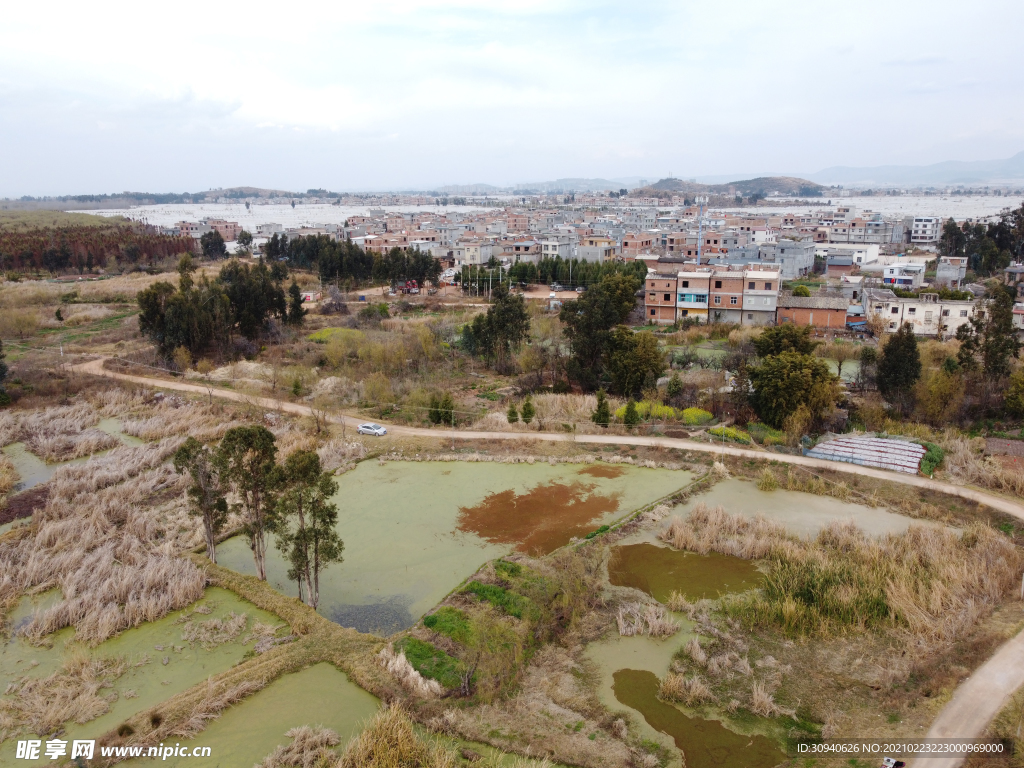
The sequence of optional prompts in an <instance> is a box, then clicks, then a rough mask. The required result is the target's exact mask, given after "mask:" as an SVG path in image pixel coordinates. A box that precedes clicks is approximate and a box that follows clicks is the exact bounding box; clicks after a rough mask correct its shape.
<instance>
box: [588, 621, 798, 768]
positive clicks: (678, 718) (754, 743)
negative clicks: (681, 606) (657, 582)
mask: <svg viewBox="0 0 1024 768" xmlns="http://www.w3.org/2000/svg"><path fill="white" fill-rule="evenodd" d="M673 618H674V619H675V620H676V621H678V622H679V623H680V625H681V626H682V629H681V630H680V631H679V632H678V633H677V634H676V635H674V636H673V637H669V638H664V639H661V638H652V637H648V636H646V635H636V636H633V637H620V636H619V635H618V634H612V635H610V636H608V637H605V638H602V639H601V640H598V641H596V642H593V643H590V644H589V645H588V646H587V651H586V655H587V658H588V659H589V660H590V661H591V662H592V663H593V664H594V665H595V666H596V668H597V672H598V677H597V695H598V698H599V699H600V700H601V702H602V703H603V704H604V705H605V706H607V707H608V708H609V709H610V710H611V711H612V712H617V711H619V712H621V711H623V710H626V711H628V712H630V714H631V715H632V720H633V724H632V726H631V728H639V731H638V732H637V731H634V732H635V733H637V735H639V736H640V737H641V738H643V739H650V740H653V741H656V742H658V743H660V744H662V745H663V746H664V747H666V748H667V749H668V750H669V752H670V754H674V755H675V756H676V757H675V758H674V759H673V760H672V761H671V763H670V764H671V765H673V766H679V765H681V764H682V760H681V759H680V757H679V754H680V753H683V754H685V757H686V762H685V765H686V768H693V767H694V766H698V767H700V768H704V767H705V766H715V768H748V767H751V768H768V766H774V765H777V764H778V763H780V762H782V761H783V760H784V759H785V755H784V754H783V752H782V751H781V749H780V748H779V746H778V745H777V744H775V742H773V741H772V740H770V739H768V738H767V737H765V736H762V735H757V734H754V735H750V734H741V733H739V732H737V731H734V730H732V729H730V728H728V727H726V725H725V724H724V723H722V722H721V721H718V720H710V719H705V718H701V717H694V716H691V715H687V714H686V713H684V712H683V711H682V710H681V709H679V708H678V707H676V706H674V705H672V704H669V703H667V702H663V701H659V700H658V698H657V692H658V685H659V683H658V681H659V679H660V678H662V677H664V676H665V675H666V674H668V671H669V667H670V665H671V663H672V657H673V656H674V655H675V653H676V652H677V651H678V650H679V649H680V648H681V647H682V646H684V645H685V644H686V643H687V642H689V640H690V639H691V638H692V637H694V634H693V624H692V622H690V621H688V620H687V619H686V618H685V617H684V616H682V615H680V614H673Z"/></svg>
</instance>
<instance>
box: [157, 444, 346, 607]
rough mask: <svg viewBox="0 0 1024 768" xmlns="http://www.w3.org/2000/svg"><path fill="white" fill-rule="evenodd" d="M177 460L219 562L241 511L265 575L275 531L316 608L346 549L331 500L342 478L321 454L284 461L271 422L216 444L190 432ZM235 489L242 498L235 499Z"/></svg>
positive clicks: (302, 594) (210, 553)
mask: <svg viewBox="0 0 1024 768" xmlns="http://www.w3.org/2000/svg"><path fill="white" fill-rule="evenodd" d="M173 463H174V468H175V469H176V470H177V471H178V472H179V473H180V474H183V475H184V474H187V475H188V476H189V478H190V481H191V482H190V484H189V487H188V498H189V511H190V513H191V514H192V515H194V516H195V517H198V518H199V519H200V520H201V522H202V525H203V537H204V539H205V541H206V556H207V557H209V558H210V560H211V561H212V562H214V563H216V562H217V543H216V542H217V537H218V536H219V535H220V534H221V533H222V532H223V530H224V526H225V525H226V523H227V520H228V514H229V512H235V513H236V514H237V515H238V516H239V517H240V518H241V520H242V532H243V534H244V535H245V536H246V538H247V539H248V541H249V548H250V549H251V550H252V555H253V564H254V566H255V569H256V575H257V577H258V578H259V579H261V580H262V581H266V580H267V566H266V554H267V545H268V541H269V537H270V536H273V537H274V538H275V540H276V546H277V548H278V549H279V550H280V551H281V554H282V555H283V556H284V558H285V560H286V561H287V562H288V565H289V569H288V578H289V580H291V581H294V582H296V584H297V586H298V592H299V599H300V600H302V601H304V602H306V603H308V604H309V605H310V606H312V607H313V608H316V607H317V604H318V603H319V601H320V574H321V573H322V572H323V571H324V570H325V569H326V568H327V567H328V566H330V565H331V564H332V563H341V562H342V560H343V557H342V552H343V551H344V549H345V544H344V542H343V541H342V540H341V537H340V536H339V535H338V532H337V530H336V529H335V525H336V524H337V522H338V508H337V506H336V505H335V504H334V503H333V502H332V501H331V497H333V496H334V495H335V494H336V493H337V492H338V483H337V482H336V481H335V480H334V477H333V476H332V474H331V473H330V472H325V471H324V469H323V467H322V465H321V463H320V457H319V456H318V455H317V454H316V452H314V451H304V450H298V451H295V452H293V453H291V454H289V455H288V456H287V457H286V458H285V460H284V462H283V463H282V464H278V463H277V446H276V444H275V439H274V434H273V433H272V432H271V431H270V430H268V429H267V428H266V427H262V426H242V427H234V428H232V429H229V430H228V431H227V432H226V433H225V434H224V437H223V439H222V440H221V441H220V444H219V445H217V446H216V447H211V446H207V445H204V444H202V443H201V442H199V441H198V440H196V439H195V438H194V437H189V438H188V439H187V440H186V441H185V442H184V444H182V446H181V447H180V448H179V449H178V450H177V451H176V452H175V454H174V457H173ZM229 493H230V494H232V495H233V497H234V498H236V499H238V501H237V502H235V503H233V504H229V503H228V494H229Z"/></svg>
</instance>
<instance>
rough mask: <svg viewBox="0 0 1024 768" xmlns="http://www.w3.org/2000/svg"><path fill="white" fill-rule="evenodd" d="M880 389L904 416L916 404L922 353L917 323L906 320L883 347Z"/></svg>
mask: <svg viewBox="0 0 1024 768" xmlns="http://www.w3.org/2000/svg"><path fill="white" fill-rule="evenodd" d="M876 377H877V380H878V391H879V392H880V393H881V394H882V397H884V398H885V400H886V402H887V403H889V404H890V405H892V406H893V407H895V408H896V409H897V410H899V412H900V413H902V414H903V415H904V416H905V415H906V414H908V413H910V411H911V409H912V408H913V406H914V385H915V384H917V380H918V379H920V378H921V355H920V353H919V352H918V349H917V338H916V336H915V335H914V327H913V326H912V325H911V324H910V323H904V324H903V326H902V327H901V328H900V329H899V330H898V331H896V333H894V334H893V335H892V336H890V337H889V340H888V341H887V342H886V343H885V346H884V347H883V348H882V354H881V355H880V356H879V359H878V365H877V374H876Z"/></svg>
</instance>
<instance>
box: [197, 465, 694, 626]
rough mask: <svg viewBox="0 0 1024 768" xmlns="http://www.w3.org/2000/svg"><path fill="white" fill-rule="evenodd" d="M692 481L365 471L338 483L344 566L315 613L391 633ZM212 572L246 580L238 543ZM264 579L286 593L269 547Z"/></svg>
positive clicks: (444, 468) (656, 476)
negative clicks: (519, 559) (498, 568)
mask: <svg viewBox="0 0 1024 768" xmlns="http://www.w3.org/2000/svg"><path fill="white" fill-rule="evenodd" d="M690 480H691V475H690V474H689V473H687V472H684V471H678V470H667V469H640V468H637V467H631V466H621V465H573V464H557V465H554V466H551V465H549V464H547V463H539V462H538V463H537V464H533V465H528V464H514V465H513V464H497V463H484V462H481V463H469V462H389V463H386V464H384V465H381V464H380V463H378V462H371V461H365V462H362V463H361V464H359V465H358V466H357V467H356V468H355V469H354V470H352V471H351V472H348V473H346V474H344V475H342V476H340V477H339V478H338V485H339V490H338V494H337V496H336V497H335V499H334V501H335V503H336V504H337V505H338V532H339V534H340V535H341V538H342V539H343V540H344V542H345V552H344V557H345V561H344V562H343V563H341V564H340V565H332V566H331V567H330V568H329V569H328V570H327V571H325V572H324V574H323V575H322V576H321V581H320V606H319V611H320V613H322V614H323V615H324V616H326V617H328V618H330V619H331V620H333V621H336V622H338V623H339V624H341V625H342V626H346V627H354V628H355V629H358V630H360V631H364V632H377V633H382V634H391V633H393V632H395V631H398V630H401V629H405V628H407V627H410V626H412V625H413V624H414V623H415V622H416V621H417V620H418V619H419V617H420V616H422V615H423V614H424V613H426V612H427V611H428V610H430V609H431V608H432V607H433V606H434V605H436V604H437V603H438V602H439V601H440V600H442V599H443V598H444V596H445V595H446V594H448V592H450V591H451V590H452V589H454V588H455V587H457V586H458V585H459V584H460V583H461V582H462V581H463V580H464V579H465V578H467V577H468V576H470V575H471V574H472V573H473V572H474V571H476V570H477V569H478V568H479V567H480V566H481V565H483V564H484V563H485V562H487V561H488V560H491V559H493V558H496V557H500V556H502V555H506V554H508V553H509V552H512V551H514V550H518V551H523V552H529V553H546V552H550V551H552V550H554V549H556V548H557V547H559V546H561V545H563V544H567V543H568V542H569V540H570V539H571V538H572V537H573V536H582V535H584V534H586V533H587V532H589V531H592V530H594V529H595V528H597V527H598V526H600V525H603V524H607V523H611V522H612V521H614V520H616V519H618V518H620V517H621V516H622V515H624V514H626V513H628V512H630V511H632V510H633V509H635V508H637V507H640V506H642V505H644V504H646V503H648V502H651V501H654V500H656V499H659V498H661V497H662V496H665V495H667V494H669V493H671V492H673V491H675V490H677V489H679V488H681V487H683V486H685V485H686V484H687V483H688V482H689V481H690ZM217 560H218V562H219V563H220V564H221V565H223V566H226V567H228V568H232V569H234V570H237V571H240V572H242V573H253V572H254V570H253V562H252V553H251V551H250V550H249V546H248V544H247V542H246V540H245V539H244V538H242V537H241V536H238V537H235V538H233V539H230V540H229V541H227V542H225V543H224V544H222V545H221V547H220V548H219V549H218V552H217ZM267 561H268V562H267V578H268V580H269V582H270V583H271V584H272V585H273V586H274V587H275V588H276V589H278V590H280V591H281V592H282V593H284V594H286V595H293V596H294V595H296V594H297V590H296V586H295V584H294V582H291V581H289V580H288V579H287V570H288V569H287V565H286V563H285V562H284V559H283V558H282V557H281V554H280V552H278V551H277V550H276V549H275V548H274V547H273V546H271V547H270V548H269V549H268V552H267Z"/></svg>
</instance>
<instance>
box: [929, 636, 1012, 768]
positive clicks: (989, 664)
mask: <svg viewBox="0 0 1024 768" xmlns="http://www.w3.org/2000/svg"><path fill="white" fill-rule="evenodd" d="M1022 685H1024V633H1021V634H1019V635H1017V636H1016V637H1014V638H1013V639H1011V640H1008V641H1007V642H1005V643H1003V645H1002V646H1000V648H999V650H998V651H996V652H995V655H994V656H992V658H991V659H989V660H988V661H986V662H985V663H984V664H982V665H981V666H980V667H978V669H976V670H975V671H974V674H973V675H971V676H970V677H969V678H967V680H965V681H964V682H963V683H961V684H960V687H959V688H957V689H956V693H954V694H953V698H952V699H950V701H949V703H948V704H946V706H945V707H943V708H942V711H941V712H940V713H939V716H938V717H937V718H935V721H934V722H933V723H932V727H931V728H929V729H928V738H929V739H964V738H977V737H980V736H981V735H982V734H983V733H984V732H985V729H986V728H987V727H988V724H989V723H990V722H992V719H993V718H994V717H995V716H996V715H997V714H999V711H1000V710H1001V709H1002V708H1003V706H1005V704H1006V703H1007V701H1008V699H1009V697H1010V696H1012V695H1013V693H1014V692H1015V691H1016V690H1017V689H1018V688H1020V687H1021V686H1022ZM962 763H963V758H960V757H929V758H924V759H921V758H919V759H917V760H915V761H914V762H912V763H911V768H957V766H959V765H961V764H962Z"/></svg>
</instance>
